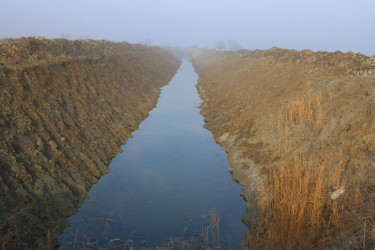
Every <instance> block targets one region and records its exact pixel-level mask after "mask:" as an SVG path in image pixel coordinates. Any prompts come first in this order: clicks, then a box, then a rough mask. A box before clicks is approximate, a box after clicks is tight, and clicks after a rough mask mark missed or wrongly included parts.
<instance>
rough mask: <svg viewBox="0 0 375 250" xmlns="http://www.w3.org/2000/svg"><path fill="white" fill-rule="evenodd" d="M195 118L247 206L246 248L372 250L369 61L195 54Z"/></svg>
mask: <svg viewBox="0 0 375 250" xmlns="http://www.w3.org/2000/svg"><path fill="white" fill-rule="evenodd" d="M191 60H192V62H193V64H194V67H195V70H196V72H197V73H198V75H199V83H198V90H199V93H200V95H201V97H202V98H203V100H204V102H203V104H202V105H201V108H202V109H201V112H202V114H203V115H204V116H205V118H206V127H207V128H208V129H210V130H211V131H212V132H213V134H214V136H215V139H216V141H217V142H218V143H220V144H222V145H223V146H224V147H225V149H226V151H227V152H228V157H227V158H228V160H229V163H230V165H231V172H232V174H233V179H234V180H236V181H238V182H239V183H240V184H242V185H243V196H244V198H245V199H246V201H247V202H248V203H249V208H248V211H247V214H246V216H244V221H245V222H246V223H247V224H248V225H249V227H250V228H251V230H252V233H250V234H249V235H248V238H247V244H248V245H249V246H251V247H254V248H269V249H287V248H288V249H308V248H331V247H333V246H335V247H337V249H353V248H373V247H374V239H375V226H374V223H375V199H374V198H375V178H374V177H375V175H374V173H375V172H374V168H375V111H374V107H375V57H367V56H365V55H362V54H354V53H351V52H349V53H341V52H335V53H327V52H312V51H309V50H304V51H292V50H282V49H278V48H272V49H270V50H265V51H259V50H256V51H245V50H241V51H234V52H217V51H207V50H201V51H195V52H194V53H193V54H192V56H191Z"/></svg>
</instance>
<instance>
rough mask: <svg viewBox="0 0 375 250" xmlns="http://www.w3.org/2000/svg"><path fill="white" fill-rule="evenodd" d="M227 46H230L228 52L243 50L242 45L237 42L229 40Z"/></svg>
mask: <svg viewBox="0 0 375 250" xmlns="http://www.w3.org/2000/svg"><path fill="white" fill-rule="evenodd" d="M227 44H228V50H240V49H241V45H240V44H239V43H238V42H237V41H235V40H228V41H227Z"/></svg>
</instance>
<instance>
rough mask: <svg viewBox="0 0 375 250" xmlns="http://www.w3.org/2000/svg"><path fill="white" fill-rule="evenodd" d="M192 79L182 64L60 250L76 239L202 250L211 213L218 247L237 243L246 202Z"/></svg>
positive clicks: (62, 240)
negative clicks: (202, 111)
mask: <svg viewBox="0 0 375 250" xmlns="http://www.w3.org/2000/svg"><path fill="white" fill-rule="evenodd" d="M197 79H198V77H197V75H196V73H195V72H194V69H193V67H192V65H191V63H190V62H189V61H188V60H184V62H183V63H182V65H181V68H180V69H179V70H178V72H177V74H176V75H175V77H174V78H173V79H172V81H171V82H170V84H169V85H167V86H165V87H164V88H163V89H162V94H161V96H160V98H159V103H158V105H157V107H156V108H155V109H153V110H152V111H151V112H150V116H149V117H148V118H147V119H146V120H145V121H143V122H142V123H141V125H140V128H139V130H138V131H136V132H134V133H133V135H134V137H133V138H130V139H129V140H128V142H127V143H126V145H124V146H122V150H123V152H122V153H120V154H118V155H117V156H116V158H114V159H113V161H112V163H111V164H110V166H109V168H110V173H109V174H106V175H104V176H103V177H102V178H101V179H100V180H99V182H98V183H97V184H95V185H94V186H93V188H92V189H91V191H90V193H89V197H90V198H89V200H86V201H85V202H84V205H83V206H82V207H81V208H80V209H79V212H78V213H77V214H76V215H74V216H72V217H71V218H69V219H68V221H69V222H70V224H71V227H70V228H68V229H66V230H65V231H64V233H63V235H61V236H60V237H59V241H60V243H61V247H62V248H63V249H72V248H73V242H76V243H78V244H83V243H85V244H87V245H86V248H87V247H88V246H90V245H93V246H100V247H107V248H116V247H118V246H120V247H124V246H125V244H126V242H127V244H126V246H125V248H129V247H130V246H131V245H133V246H134V247H135V248H136V249H138V248H143V247H144V248H148V247H150V248H155V247H156V246H167V245H169V246H180V247H181V244H182V242H184V244H187V246H186V248H190V247H191V246H196V245H198V244H200V245H202V239H201V237H199V236H197V235H198V234H201V233H202V228H203V229H205V228H207V227H208V226H209V224H210V220H209V212H210V211H212V210H215V212H216V215H217V216H218V217H219V218H220V226H219V228H220V241H221V246H222V248H223V249H226V248H228V247H229V246H238V245H239V244H240V241H241V239H242V236H243V234H244V233H245V232H246V231H247V227H246V226H245V225H244V224H243V223H242V222H241V217H242V216H243V215H244V214H245V210H246V203H245V201H244V200H243V199H242V198H241V197H240V193H241V186H240V185H239V184H237V183H236V182H234V181H233V180H232V178H231V175H230V173H229V165H228V163H227V161H226V160H225V157H226V153H225V152H224V150H223V148H221V147H220V146H219V145H218V144H216V143H215V141H214V139H213V136H212V134H211V132H210V131H208V130H206V129H205V128H203V126H204V121H203V116H202V115H200V113H199V108H198V106H199V104H200V103H201V102H202V100H201V99H200V98H199V96H198V93H197V90H196V87H195V85H196V83H197ZM128 239H130V240H129V241H128ZM211 241H212V240H211V239H210V242H211ZM189 244H190V245H189ZM80 246H81V247H82V248H83V246H82V245H80Z"/></svg>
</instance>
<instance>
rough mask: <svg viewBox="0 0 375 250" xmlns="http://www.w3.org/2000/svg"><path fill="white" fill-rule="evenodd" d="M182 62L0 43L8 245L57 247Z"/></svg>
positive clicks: (130, 51)
mask: <svg viewBox="0 0 375 250" xmlns="http://www.w3.org/2000/svg"><path fill="white" fill-rule="evenodd" d="M180 63H181V62H180V59H179V58H177V57H176V56H175V55H174V54H172V53H170V52H167V51H165V50H163V49H161V48H157V47H147V46H142V45H131V44H128V43H126V42H123V43H113V42H108V41H92V40H82V41H68V40H64V39H57V40H47V39H43V38H39V39H35V38H23V39H7V40H2V41H0V106H1V109H0V249H3V248H4V249H26V248H33V249H36V248H39V249H49V248H57V247H58V243H57V241H56V236H57V235H59V234H61V233H62V231H63V229H64V228H65V227H67V226H68V223H67V221H66V218H67V217H69V216H71V215H73V214H74V213H75V212H76V211H77V208H78V207H79V206H80V205H81V204H82V199H84V198H85V197H87V194H88V191H89V190H90V187H91V186H92V184H94V183H96V182H97V181H98V179H99V178H100V177H101V176H102V175H103V174H105V173H106V172H107V171H108V170H107V167H108V164H109V163H110V161H111V159H112V158H113V157H114V156H115V155H116V154H117V153H118V152H120V150H121V149H120V146H121V145H122V144H124V143H125V142H126V140H127V138H128V137H130V136H131V132H132V131H134V130H136V129H137V128H138V125H139V123H140V122H141V121H142V120H143V119H145V118H146V117H147V116H148V112H149V111H150V110H151V109H152V108H153V107H155V105H156V103H157V99H158V97H159V94H160V87H162V86H163V85H165V84H167V83H168V82H169V81H170V80H171V78H172V77H173V75H174V74H175V72H176V71H177V69H178V67H179V65H180Z"/></svg>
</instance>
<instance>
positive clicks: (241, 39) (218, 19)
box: [0, 0, 375, 55]
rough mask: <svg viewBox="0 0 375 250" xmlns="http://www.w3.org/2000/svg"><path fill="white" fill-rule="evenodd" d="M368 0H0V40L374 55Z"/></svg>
mask: <svg viewBox="0 0 375 250" xmlns="http://www.w3.org/2000/svg"><path fill="white" fill-rule="evenodd" d="M374 10H375V1H374V0H366V1H364V0H310V1H306V0H285V1H283V0H269V1H267V0H265V1H262V0H257V1H253V0H248V1H245V0H230V1H229V0H227V1H224V0H184V1H183V0H133V1H128V0H101V1H100V0H74V1H73V0H60V1H58V0H1V7H0V37H1V38H5V37H21V36H43V37H46V38H57V37H65V38H69V39H80V38H91V39H106V40H112V41H127V42H131V43H136V42H140V41H145V40H146V39H151V40H152V42H153V44H154V45H173V46H180V47H187V46H191V45H196V46H200V47H204V46H205V47H214V46H215V44H216V42H217V41H218V40H222V41H224V42H226V41H227V40H229V39H231V40H236V41H237V42H238V43H239V44H240V45H241V46H242V47H243V48H246V49H268V48H270V47H273V46H277V47H280V48H288V49H297V50H301V49H312V50H314V51H317V50H325V51H336V50H340V51H343V52H347V51H353V52H356V53H357V52H361V53H364V54H366V55H373V54H375V28H374V27H375V14H374Z"/></svg>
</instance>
